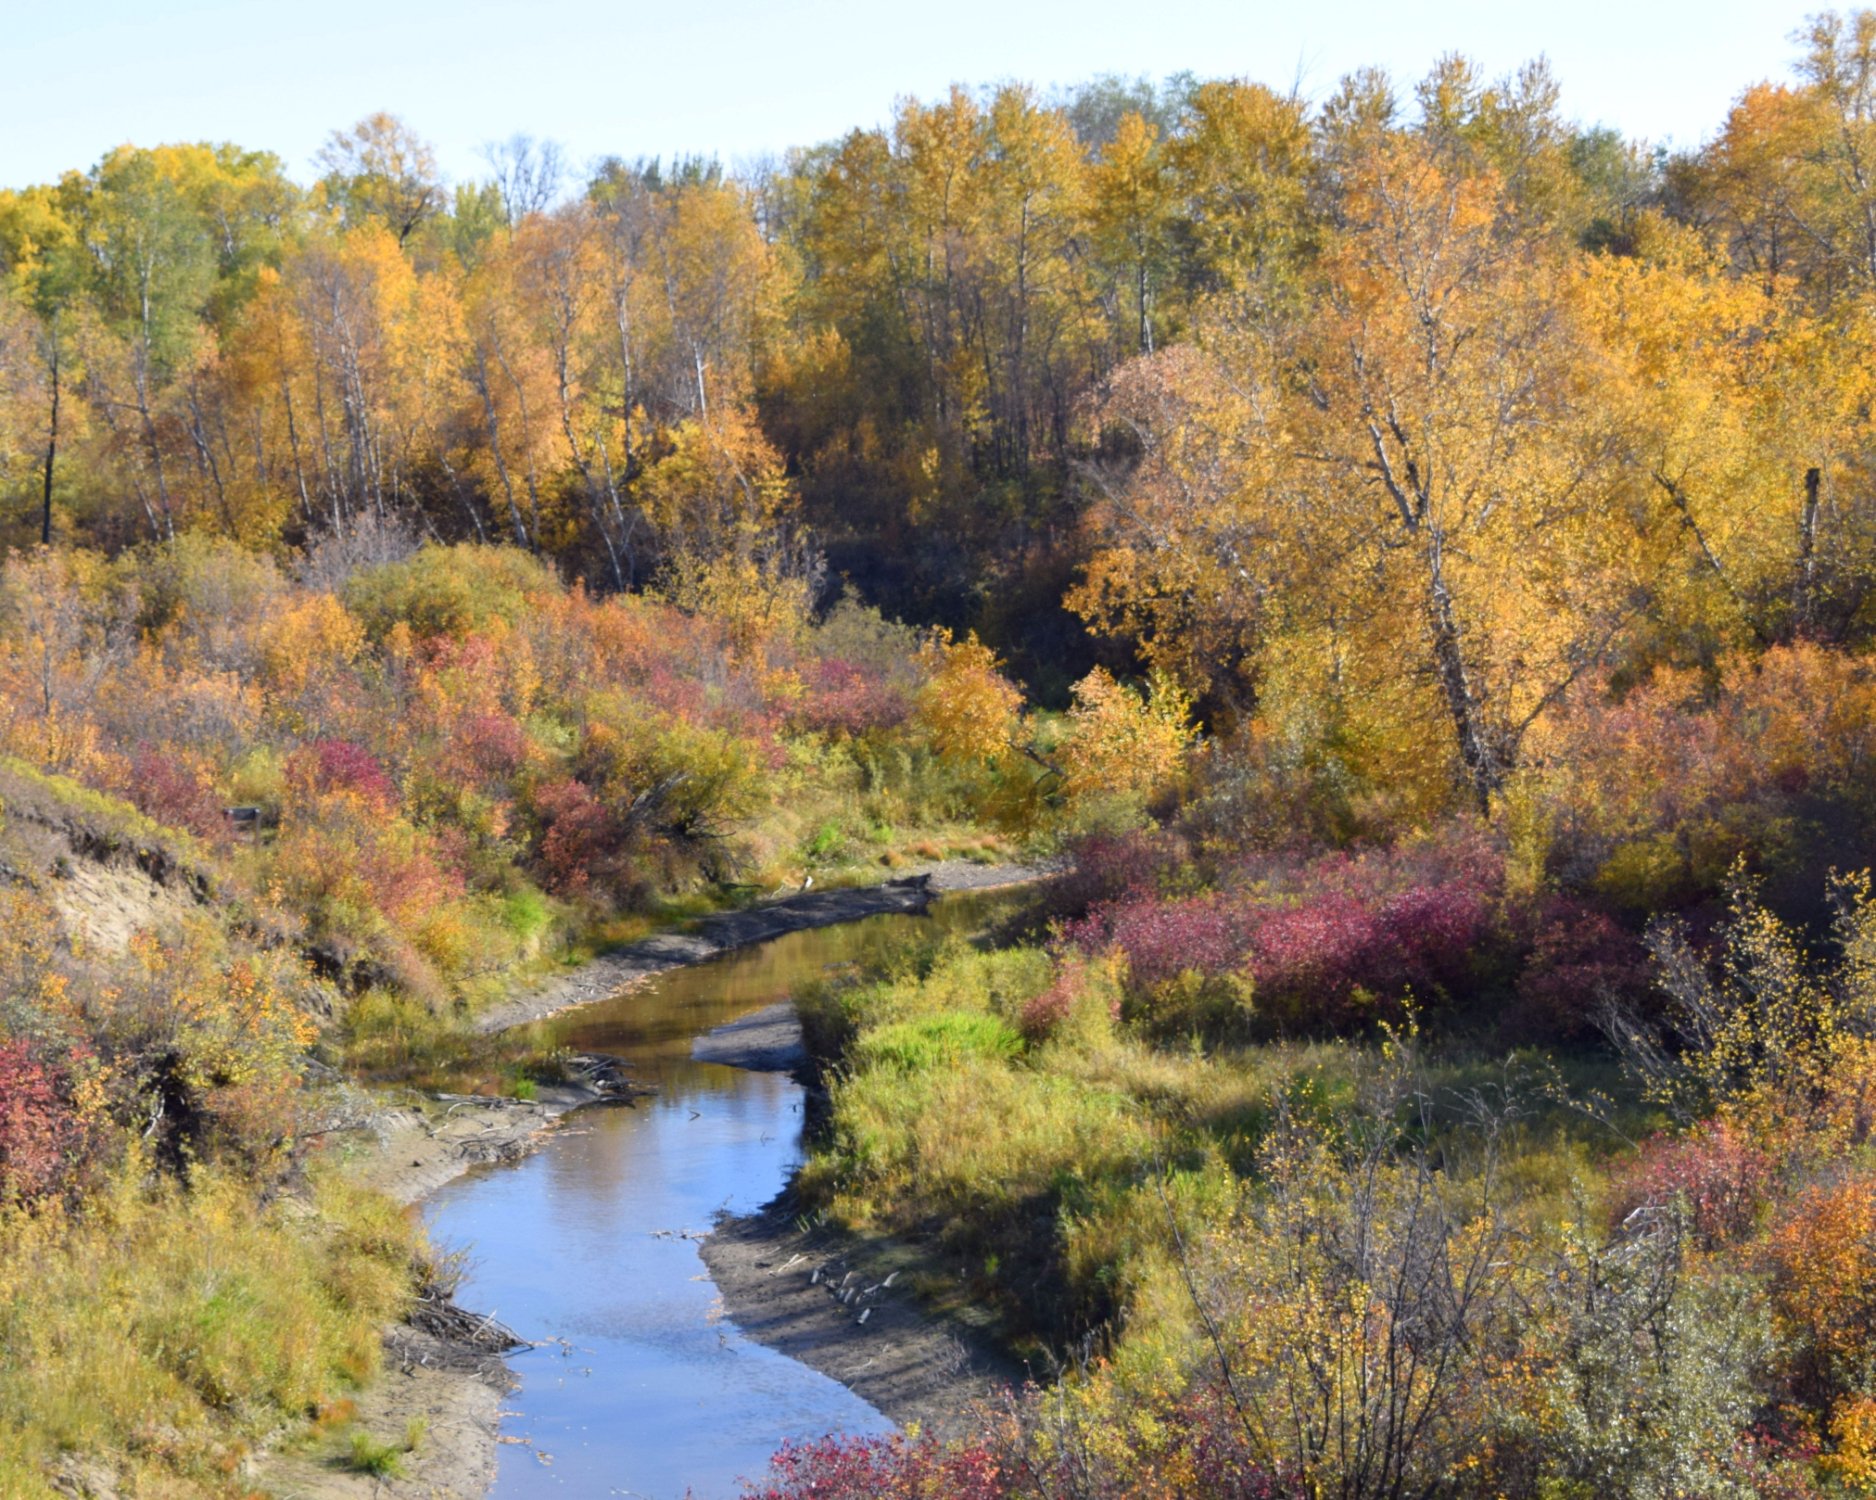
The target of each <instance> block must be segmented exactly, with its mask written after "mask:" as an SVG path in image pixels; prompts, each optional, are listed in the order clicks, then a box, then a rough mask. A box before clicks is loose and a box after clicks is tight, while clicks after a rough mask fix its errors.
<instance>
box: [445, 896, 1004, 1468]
mask: <svg viewBox="0 0 1876 1500" xmlns="http://www.w3.org/2000/svg"><path fill="white" fill-rule="evenodd" d="M999 900H1000V898H997V897H989V896H975V897H949V898H946V899H944V900H941V901H939V902H938V903H936V904H935V905H934V907H933V909H932V915H931V916H930V917H926V918H916V917H902V916H885V917H873V918H869V919H868V920H866V921H864V922H858V923H854V924H852V925H850V926H845V927H830V928H822V929H820V930H818V931H814V932H801V933H794V934H791V935H790V936H788V937H784V938H780V939H778V940H776V941H775V942H772V943H768V944H764V945H763V946H761V947H758V948H752V949H748V950H745V951H744V952H742V953H738V954H732V955H730V956H729V957H727V958H723V959H719V960H717V961H715V962H714V963H710V964H705V965H701V966H699V967H697V968H694V969H687V970H681V971H678V972H676V973H673V974H670V975H667V976H665V977H664V978H663V979H661V980H659V981H658V982H657V983H656V984H654V985H652V986H650V987H648V988H645V989H641V990H638V991H636V992H634V993H630V994H627V995H623V996H621V997H619V998H618V999H616V1000H610V1001H603V1002H600V1003H599V1004H596V1005H590V1006H586V1007H583V1008H582V1009H580V1010H579V1011H577V1012H573V1013H571V1014H570V1015H568V1016H567V1017H565V1018H563V1019H561V1020H560V1021H558V1022H556V1023H554V1029H555V1033H556V1039H557V1040H559V1041H562V1042H564V1043H565V1044H566V1045H568V1046H571V1047H574V1048H577V1049H580V1050H585V1051H593V1052H611V1053H616V1054H618V1055H619V1056H622V1057H625V1058H628V1059H629V1060H630V1061H631V1062H632V1064H633V1072H634V1075H635V1076H636V1077H638V1078H639V1079H641V1080H642V1081H644V1082H647V1083H654V1084H656V1085H657V1086H658V1090H659V1092H658V1093H657V1094H656V1095H655V1096H654V1097H652V1098H649V1099H645V1100H641V1101H640V1102H639V1103H638V1104H637V1106H636V1107H634V1108H606V1109H595V1110H588V1111H586V1112H584V1113H583V1114H580V1115H577V1116H575V1117H574V1118H573V1119H571V1120H570V1121H568V1122H567V1123H566V1124H565V1125H564V1126H563V1127H562V1128H561V1129H560V1130H559V1131H558V1132H556V1133H555V1134H554V1135H553V1136H552V1137H551V1138H550V1139H549V1142H548V1144H547V1145H546V1146H545V1147H544V1149H542V1150H541V1151H538V1152H536V1153H535V1154H533V1155H532V1156H529V1157H526V1158H524V1159H523V1160H522V1161H520V1162H518V1163H515V1164H513V1165H510V1166H504V1167H495V1168H487V1169H483V1170H480V1171H478V1172H475V1173H472V1174H471V1175H469V1176H467V1177H463V1178H460V1179H458V1180H457V1181H456V1182H454V1183H451V1184H450V1185H449V1186H447V1187H445V1188H443V1189H441V1190H440V1191H439V1192H438V1193H437V1194H436V1195H435V1196H434V1197H432V1198H431V1199H430V1200H429V1202H428V1203H427V1204H426V1205H425V1215H426V1218H427V1219H428V1221H429V1224H430V1227H431V1232H432V1233H433V1234H434V1235H435V1236H436V1238H437V1239H438V1240H439V1241H440V1242H441V1243H443V1244H446V1245H451V1246H467V1247H468V1248H469V1249H470V1252H471V1255H472V1257H473V1269H472V1271H471V1274H470V1276H469V1278H468V1280H467V1282H466V1284H465V1286H464V1288H463V1290H462V1293H461V1294H460V1295H461V1300H462V1301H463V1303H464V1305H465V1306H468V1307H475V1308H481V1309H485V1310H488V1311H490V1312H493V1313H494V1314H495V1315H496V1316H497V1317H499V1318H500V1319H501V1320H502V1321H503V1322H504V1323H506V1324H508V1325H509V1326H510V1327H511V1328H514V1329H515V1330H516V1331H517V1332H519V1333H520V1334H521V1335H522V1337H524V1338H528V1339H534V1340H548V1339H551V1340H557V1341H560V1342H557V1343H552V1344H548V1345H545V1346H544V1347H540V1348H535V1349H530V1350H524V1351H522V1352H521V1353H519V1354H517V1355H516V1356H515V1358H514V1360H513V1367H514V1370H515V1373H516V1375H517V1376H518V1377H519V1378H520V1380H521V1389H520V1390H519V1391H517V1392H515V1393H514V1394H513V1395H512V1396H511V1397H510V1398H509V1399H508V1401H507V1402H506V1407H507V1409H508V1411H509V1412H511V1413H512V1415H510V1416H507V1417H504V1419H503V1421H502V1433H503V1436H504V1437H509V1438H523V1439H526V1442H525V1443H508V1444H504V1445H503V1446H502V1448H501V1449H500V1473H499V1476H498V1478H497V1480H496V1485H495V1489H494V1491H493V1493H494V1494H495V1495H496V1496H499V1497H502V1500H521V1497H532V1496H544V1495H554V1496H582V1497H584V1496H614V1495H617V1496H644V1497H650V1500H675V1497H681V1496H683V1495H684V1494H685V1492H686V1490H687V1489H688V1490H690V1491H691V1492H693V1493H694V1494H696V1495H697V1496H698V1497H700V1500H706V1497H707V1500H719V1497H728V1496H733V1495H736V1494H737V1493H739V1489H740V1486H739V1485H738V1483H737V1481H738V1480H739V1479H743V1478H747V1479H756V1478H759V1477H761V1475H762V1473H763V1472H764V1469H765V1467H766V1464H767V1460H768V1456H769V1454H770V1453H771V1452H773V1451H774V1449H775V1448H776V1446H777V1445H778V1444H779V1443H780V1442H781V1441H782V1439H784V1438H787V1437H797V1438H801V1437H818V1436H819V1435H821V1434H822V1433H825V1432H846V1433H869V1432H883V1431H886V1430H889V1428H890V1426H891V1424H890V1423H889V1422H887V1420H886V1419H885V1418H884V1417H883V1416H881V1415H880V1414H879V1413H878V1412H877V1411H875V1410H874V1409H873V1408H872V1407H871V1406H869V1405H868V1404H867V1403H866V1402H864V1401H862V1400H860V1398H859V1397H858V1396H856V1395H854V1394H853V1393H852V1392H851V1391H849V1390H847V1389H846V1387H844V1386H842V1385H839V1384H837V1383H836V1382H834V1381H832V1380H829V1379H828V1378H827V1377H826V1376H824V1375H821V1374H818V1373H817V1372H815V1371H813V1370H810V1369H809V1368H808V1367H807V1366H806V1365H803V1364H799V1363H797V1362H796V1361H795V1360H792V1359H789V1358H787V1357H785V1356H783V1355H780V1354H777V1353H775V1352H773V1351H772V1350H769V1349H765V1348H763V1347H762V1346H761V1345H759V1344H755V1343H752V1342H751V1341H750V1340H748V1339H746V1338H744V1337H743V1336H742V1334H741V1333H740V1332H739V1331H738V1330H737V1328H736V1327H735V1325H734V1324H732V1323H731V1322H729V1321H728V1320H727V1319H726V1318H724V1317H723V1316H722V1313H721V1309H720V1307H719V1305H718V1300H717V1294H716V1288H715V1287H714V1286H713V1285H712V1284H711V1282H710V1280H709V1277H708V1275H707V1274H706V1273H705V1271H704V1266H703V1262H702V1261H701V1260H700V1259H699V1258H698V1255H697V1248H696V1244H695V1242H694V1241H693V1240H690V1239H685V1238H682V1237H681V1236H682V1235H683V1234H684V1233H686V1232H689V1233H692V1234H696V1233H700V1232H702V1231H704V1230H707V1229H708V1228H709V1226H710V1223H711V1220H712V1217H713V1215H714V1214H715V1213H716V1212H717V1211H718V1210H727V1211H729V1212H731V1213H746V1212H748V1211H749V1210H751V1209H754V1208H756V1207H758V1206H759V1205H761V1204H762V1203H764V1202H766V1201H767V1200H768V1199H769V1198H771V1197H772V1196H774V1194H775V1192H776V1190H777V1189H778V1188H780V1187H781V1185H782V1183H783V1181H784V1180H785V1179H786V1178H787V1175H788V1173H789V1172H790V1171H791V1170H793V1168H794V1167H795V1165H796V1164H797V1163H798V1162H799V1161H800V1154H801V1090H800V1088H799V1087H798V1086H797V1085H796V1084H795V1083H793V1082H792V1081H791V1080H789V1079H787V1078H784V1077H780V1076H778V1075H775V1074H762V1073H749V1072H745V1071H743V1070H742V1069H739V1068H728V1067H722V1066H719V1065H717V1064H713V1063H697V1062H692V1061H691V1060H690V1041H691V1038H692V1037H694V1036H696V1035H697V1034H699V1033H700V1032H704V1031H707V1030H709V1029H710V1028H711V1027H713V1026H718V1025H721V1024H722V1023H723V1022H725V1021H730V1020H734V1019H735V1018H736V1017H738V1016H741V1015H745V1014H747V1013H748V1012H750V1011H752V1010H755V1009H757V1008H759V1007H761V1006H763V1005H768V1004H771V1003H773V1002H774V1001H776V1000H778V999H782V998H784V997H786V996H787V995H788V993H789V992H790V990H791V989H792V988H794V987H795V986H797V985H799V984H801V983H803V982H805V981H807V980H810V979H816V978H819V977H821V976H822V975H823V974H824V973H825V972H827V971H828V970H829V969H830V968H831V967H838V966H841V965H844V964H848V963H852V962H855V961H858V960H863V959H866V958H868V957H871V956H874V955H877V954H881V953H884V952H887V951H890V950H891V949H892V948H894V947H896V946H899V945H901V944H904V943H906V942H907V941H909V940H911V939H913V938H914V937H916V936H922V935H924V934H927V933H929V932H931V931H932V929H933V926H934V924H936V925H937V926H939V927H942V928H947V929H965V930H968V929H970V928H971V927H973V926H977V925H981V923H982V922H983V921H984V920H985V918H986V916H987V914H988V913H989V911H990V910H992V909H993V908H994V906H995V905H996V904H998V902H999ZM661 1232H663V1233H661Z"/></svg>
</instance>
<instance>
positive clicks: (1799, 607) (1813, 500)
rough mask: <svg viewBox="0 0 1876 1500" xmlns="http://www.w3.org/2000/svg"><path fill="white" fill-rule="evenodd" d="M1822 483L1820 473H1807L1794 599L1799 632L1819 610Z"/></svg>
mask: <svg viewBox="0 0 1876 1500" xmlns="http://www.w3.org/2000/svg"><path fill="white" fill-rule="evenodd" d="M1823 482H1824V476H1823V474H1822V472H1821V471H1820V470H1817V469H1806V470H1805V471H1804V510H1803V511H1802V512H1801V513H1800V515H1799V518H1798V577H1797V585H1796V588H1795V590H1794V598H1793V599H1792V623H1793V625H1794V626H1795V627H1796V629H1797V630H1798V631H1799V632H1803V631H1804V630H1806V629H1808V628H1809V626H1810V624H1811V616H1812V613H1813V612H1814V611H1815V609H1816V608H1817V509H1818V503H1817V502H1818V490H1819V489H1820V488H1821V487H1822V485H1823Z"/></svg>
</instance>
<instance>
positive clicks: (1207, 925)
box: [1063, 896, 1252, 989]
mask: <svg viewBox="0 0 1876 1500" xmlns="http://www.w3.org/2000/svg"><path fill="white" fill-rule="evenodd" d="M1251 926H1252V914H1251V912H1250V910H1249V908H1247V907H1246V906H1244V905H1243V904H1241V903H1239V902H1234V901H1228V900H1226V899H1224V898H1223V897H1219V896H1188V897H1186V898H1184V899H1183V900H1178V901H1161V900H1159V899H1157V898H1155V897H1152V896H1144V897H1140V898H1136V899H1134V900H1127V901H1118V902H1109V903H1106V904H1104V905H1101V906H1097V907H1095V908H1094V909H1093V910H1092V911H1090V912H1089V913H1088V915H1087V916H1086V917H1084V918H1082V919H1081V920H1080V921H1079V922H1071V923H1069V924H1068V925H1067V926H1066V927H1065V928H1064V929H1063V937H1064V938H1065V939H1066V940H1067V941H1068V942H1069V943H1072V944H1074V945H1076V946H1078V947H1080V948H1081V949H1083V950H1084V951H1086V952H1093V951H1095V950H1096V949H1098V948H1104V947H1110V946H1111V947H1115V948H1119V949H1121V950H1123V951H1124V952H1125V953H1126V955H1127V964H1128V968H1129V970H1130V971H1131V975H1132V982H1133V984H1134V985H1135V986H1137V987H1140V988H1148V989H1150V988H1151V987H1152V986H1154V985H1157V984H1163V983H1165V982H1166V981H1167V980H1169V979H1176V978H1178V976H1179V975H1181V974H1183V973H1186V972H1187V971H1192V972H1195V973H1198V974H1202V975H1205V976H1206V977H1207V978H1211V977H1215V976H1217V975H1221V974H1225V973H1228V972H1230V971H1231V970H1233V969H1235V968H1237V967H1238V965H1239V963H1240V962H1241V961H1242V960H1243V958H1244V955H1245V952H1246V950H1247V949H1248V948H1249V946H1250V940H1251Z"/></svg>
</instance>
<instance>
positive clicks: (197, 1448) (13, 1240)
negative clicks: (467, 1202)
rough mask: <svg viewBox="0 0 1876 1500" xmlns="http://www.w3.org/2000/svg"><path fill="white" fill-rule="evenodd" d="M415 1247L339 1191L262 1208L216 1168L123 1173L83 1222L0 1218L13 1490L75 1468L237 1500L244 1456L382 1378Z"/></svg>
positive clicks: (382, 1215) (320, 1187) (7, 1484)
mask: <svg viewBox="0 0 1876 1500" xmlns="http://www.w3.org/2000/svg"><path fill="white" fill-rule="evenodd" d="M416 1235H417V1231H416V1230H415V1229H414V1228H413V1226H412V1224H411V1223H410V1221H409V1220H408V1219H407V1218H406V1216H405V1215H404V1214H403V1212H402V1211H401V1210H399V1209H398V1208H396V1207H395V1206H394V1205H392V1204H390V1203H389V1202H388V1201H386V1200H383V1199H379V1198H375V1197H371V1196H368V1195H365V1194H362V1193H359V1192H357V1191H356V1190H352V1189H348V1188H345V1187H343V1186H342V1185H340V1184H338V1183H336V1182H332V1181H321V1182H319V1183H317V1184H316V1185H315V1187H314V1189H313V1192H312V1194H311V1198H310V1202H309V1201H307V1200H288V1199H281V1200H277V1201H276V1202H275V1203H274V1204H272V1205H271V1206H268V1207H264V1208H263V1207H258V1206H257V1205H256V1202H255V1200H254V1197H253V1195H252V1192H251V1190H250V1189H247V1188H245V1187H243V1186H241V1185H239V1184H237V1183H235V1182H232V1181H230V1180H227V1179H224V1178H221V1177H218V1176H216V1175H214V1174H212V1173H210V1172H208V1171H202V1172H199V1173H197V1174H196V1181H195V1184H194V1186H193V1188H192V1189H191V1190H189V1191H188V1192H186V1193H185V1192H184V1191H183V1190H182V1189H180V1188H177V1187H174V1186H162V1187H158V1188H154V1189H152V1188H149V1187H148V1186H146V1185H145V1184H144V1183H143V1182H141V1181H140V1180H139V1179H138V1175H137V1174H136V1173H135V1172H134V1171H133V1172H127V1173H125V1174H124V1175H122V1176H121V1177H120V1178H119V1179H118V1180H117V1181H115V1182H114V1183H113V1184H112V1185H111V1186H109V1187H108V1188H107V1189H106V1190H105V1191H104V1192H103V1193H101V1194H100V1195H99V1196H98V1197H96V1198H95V1199H94V1200H93V1201H92V1202H91V1203H90V1204H89V1205H88V1207H87V1209H86V1212H85V1213H84V1215H83V1216H82V1217H81V1218H69V1217H66V1216H65V1215H63V1214H61V1213H59V1212H56V1211H44V1212H40V1213H36V1214H29V1213H26V1212H24V1211H20V1210H6V1211H3V1212H0V1492H4V1493H5V1494H7V1495H9V1496H11V1495H22V1496H32V1495H39V1494H49V1493H51V1491H49V1490H47V1489H46V1488H45V1483H44V1480H43V1478H42V1477H41V1476H42V1475H43V1474H44V1473H45V1472H46V1470H47V1467H48V1466H49V1465H56V1463H57V1461H58V1459H59V1456H60V1455H61V1454H72V1455H76V1456H81V1457H82V1456H84V1455H97V1456H100V1457H107V1458H108V1459H109V1460H110V1462H111V1463H112V1464H114V1465H118V1466H120V1468H121V1466H122V1465H124V1464H128V1465H129V1470H130V1472H129V1473H128V1474H120V1477H123V1478H125V1479H126V1480H127V1481H128V1487H129V1489H130V1491H131V1492H133V1493H153V1494H155V1493H160V1494H164V1495H169V1494H188V1493H191V1492H212V1491H215V1490H217V1489H220V1488H221V1487H222V1486H224V1485H225V1484H226V1483H227V1481H228V1479H229V1477H230V1476H231V1475H232V1474H233V1473H234V1472H235V1471H236V1469H237V1467H238V1465H239V1463H240V1460H241V1457H242V1455H243V1453H244V1452H245V1451H247V1449H248V1448H250V1447H251V1446H252V1445H254V1444H255V1443H257V1442H260V1441H264V1440H266V1439H267V1438H269V1437H270V1436H272V1435H275V1434H277V1433H279V1432H280V1431H282V1430H283V1429H284V1428H286V1427H287V1426H289V1425H290V1424H294V1423H297V1422H299V1421H301V1420H303V1419H305V1418H306V1417H308V1416H310V1415H312V1414H313V1413H314V1412H315V1411H316V1410H317V1409H318V1408H319V1407H320V1406H321V1405H322V1404H323V1403H325V1402H327V1401H328V1400H330V1399H331V1398H332V1397H334V1396H335V1395H336V1394H337V1393H340V1392H343V1391H346V1390H350V1389H355V1388H357V1387H358V1386H359V1385H361V1384H362V1383H364V1382H365V1381H366V1380H368V1379H369V1378H370V1377H371V1376H372V1375H373V1374H374V1373H375V1372H376V1370H377V1366H378V1360H379V1328H380V1326H381V1325H382V1324H383V1322H384V1321H385V1320H386V1319H389V1318H392V1317H394V1316H396V1315H397V1313H398V1312H399V1311H400V1309H401V1308H402V1306H403V1304H404V1302H405V1300H406V1298H407V1296H408V1295H409V1287H410V1276H411V1267H412V1264H413V1256H414V1255H415V1254H416V1253H417V1250H418V1245H417V1242H416Z"/></svg>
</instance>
